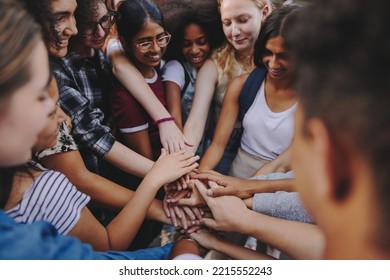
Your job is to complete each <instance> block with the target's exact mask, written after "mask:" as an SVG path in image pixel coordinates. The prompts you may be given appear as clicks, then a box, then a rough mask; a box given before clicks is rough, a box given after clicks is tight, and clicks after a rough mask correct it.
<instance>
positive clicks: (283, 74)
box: [262, 36, 292, 80]
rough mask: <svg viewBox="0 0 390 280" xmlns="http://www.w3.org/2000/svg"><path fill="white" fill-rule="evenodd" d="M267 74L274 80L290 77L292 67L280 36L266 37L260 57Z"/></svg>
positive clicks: (288, 78)
mask: <svg viewBox="0 0 390 280" xmlns="http://www.w3.org/2000/svg"><path fill="white" fill-rule="evenodd" d="M262 62H263V65H264V66H265V68H267V70H268V76H269V77H271V78H272V79H274V80H290V79H292V67H291V62H290V58H289V56H288V53H287V52H286V51H285V48H284V40H283V38H282V37H281V36H277V37H274V38H270V39H268V41H267V43H266V45H265V51H264V54H263V58H262Z"/></svg>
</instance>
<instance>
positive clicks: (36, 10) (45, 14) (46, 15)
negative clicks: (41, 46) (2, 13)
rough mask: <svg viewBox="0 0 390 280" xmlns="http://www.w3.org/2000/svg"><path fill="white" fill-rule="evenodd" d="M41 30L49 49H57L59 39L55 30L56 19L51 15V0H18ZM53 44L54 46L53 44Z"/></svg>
mask: <svg viewBox="0 0 390 280" xmlns="http://www.w3.org/2000/svg"><path fill="white" fill-rule="evenodd" d="M18 1H19V2H20V3H21V4H22V5H23V6H24V7H25V8H26V10H27V11H28V12H29V13H30V14H31V15H32V16H33V18H34V19H35V21H36V22H37V23H38V24H39V25H40V26H41V28H42V35H43V40H44V42H45V44H46V46H47V47H48V48H49V47H50V46H51V45H55V46H56V47H57V48H59V44H60V39H59V34H58V32H57V30H56V19H55V17H54V15H53V13H52V0H18ZM53 43H54V44H53Z"/></svg>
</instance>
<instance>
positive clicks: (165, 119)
mask: <svg viewBox="0 0 390 280" xmlns="http://www.w3.org/2000/svg"><path fill="white" fill-rule="evenodd" d="M174 120H175V117H169V118H162V119H159V120H157V121H154V124H155V125H157V124H160V123H163V122H167V121H174Z"/></svg>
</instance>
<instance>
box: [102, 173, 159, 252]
mask: <svg viewBox="0 0 390 280" xmlns="http://www.w3.org/2000/svg"><path fill="white" fill-rule="evenodd" d="M157 190H158V187H157V186H156V184H155V183H153V180H149V178H145V179H144V180H143V181H142V183H141V184H140V186H139V187H138V189H137V191H136V192H135V193H134V195H133V197H132V199H131V200H130V201H129V202H128V203H127V205H126V206H125V207H124V208H123V209H122V211H121V212H120V213H119V214H118V215H117V216H116V217H115V218H114V219H113V220H112V221H111V222H110V224H108V226H107V227H106V230H107V233H108V238H109V243H110V249H111V250H126V249H127V248H128V246H129V245H130V243H131V242H132V241H133V239H134V237H135V235H136V234H137V232H138V230H139V228H140V226H141V224H142V222H143V220H144V219H145V215H146V212H147V210H148V209H149V207H150V204H151V203H152V201H153V199H154V196H155V195H156V193H157Z"/></svg>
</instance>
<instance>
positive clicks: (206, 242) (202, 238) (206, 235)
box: [190, 228, 220, 250]
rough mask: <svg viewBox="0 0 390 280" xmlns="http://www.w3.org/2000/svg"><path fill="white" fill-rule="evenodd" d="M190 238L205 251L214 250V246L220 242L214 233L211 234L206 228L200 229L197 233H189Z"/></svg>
mask: <svg viewBox="0 0 390 280" xmlns="http://www.w3.org/2000/svg"><path fill="white" fill-rule="evenodd" d="M190 237H191V238H192V239H193V240H195V241H196V242H197V243H198V244H199V245H200V246H202V247H204V248H206V249H209V250H211V249H215V245H216V244H217V243H218V242H220V239H219V237H218V235H217V233H216V232H213V233H212V232H211V231H210V230H208V229H206V228H202V229H200V230H198V231H197V232H194V233H191V235H190Z"/></svg>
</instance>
